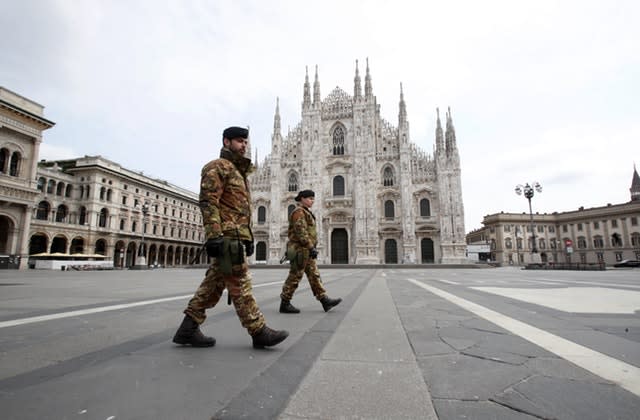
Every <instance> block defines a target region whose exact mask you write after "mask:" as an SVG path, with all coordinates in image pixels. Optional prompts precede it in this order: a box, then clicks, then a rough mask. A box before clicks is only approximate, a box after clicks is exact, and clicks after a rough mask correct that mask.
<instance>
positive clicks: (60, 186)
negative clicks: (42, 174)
mask: <svg viewBox="0 0 640 420" xmlns="http://www.w3.org/2000/svg"><path fill="white" fill-rule="evenodd" d="M62 194H64V183H63V182H60V183H58V186H57V187H56V195H59V196H62Z"/></svg>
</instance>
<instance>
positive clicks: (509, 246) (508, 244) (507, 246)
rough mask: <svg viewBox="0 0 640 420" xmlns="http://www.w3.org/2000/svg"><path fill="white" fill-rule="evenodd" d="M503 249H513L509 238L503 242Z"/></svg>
mask: <svg viewBox="0 0 640 420" xmlns="http://www.w3.org/2000/svg"><path fill="white" fill-rule="evenodd" d="M504 247H505V248H507V249H511V248H513V242H511V238H507V239H505V240H504Z"/></svg>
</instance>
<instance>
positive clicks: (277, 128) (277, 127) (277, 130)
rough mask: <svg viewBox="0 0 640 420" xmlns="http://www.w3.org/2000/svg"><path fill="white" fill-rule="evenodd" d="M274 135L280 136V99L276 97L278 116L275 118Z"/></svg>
mask: <svg viewBox="0 0 640 420" xmlns="http://www.w3.org/2000/svg"><path fill="white" fill-rule="evenodd" d="M273 134H274V135H275V134H280V98H278V97H276V114H275V115H274V116H273Z"/></svg>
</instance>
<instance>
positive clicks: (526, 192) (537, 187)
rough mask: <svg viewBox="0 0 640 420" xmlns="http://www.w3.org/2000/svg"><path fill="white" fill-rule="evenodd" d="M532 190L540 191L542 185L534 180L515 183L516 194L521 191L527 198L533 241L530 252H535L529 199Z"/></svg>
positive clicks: (536, 250)
mask: <svg viewBox="0 0 640 420" xmlns="http://www.w3.org/2000/svg"><path fill="white" fill-rule="evenodd" d="M534 190H535V191H537V192H539V193H541V192H542V185H540V184H539V183H538V182H534V183H532V185H529V184H524V185H521V184H518V185H516V194H518V195H522V193H524V196H525V197H526V199H527V200H529V219H530V221H531V235H532V242H533V248H531V253H532V254H536V253H537V252H538V249H537V248H536V232H535V230H534V229H533V212H532V211H531V199H532V198H533V195H534ZM532 257H533V256H532Z"/></svg>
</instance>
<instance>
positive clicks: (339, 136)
mask: <svg viewBox="0 0 640 420" xmlns="http://www.w3.org/2000/svg"><path fill="white" fill-rule="evenodd" d="M333 154H334V155H344V130H343V129H342V127H337V128H336V129H335V130H334V131H333Z"/></svg>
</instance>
